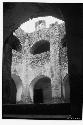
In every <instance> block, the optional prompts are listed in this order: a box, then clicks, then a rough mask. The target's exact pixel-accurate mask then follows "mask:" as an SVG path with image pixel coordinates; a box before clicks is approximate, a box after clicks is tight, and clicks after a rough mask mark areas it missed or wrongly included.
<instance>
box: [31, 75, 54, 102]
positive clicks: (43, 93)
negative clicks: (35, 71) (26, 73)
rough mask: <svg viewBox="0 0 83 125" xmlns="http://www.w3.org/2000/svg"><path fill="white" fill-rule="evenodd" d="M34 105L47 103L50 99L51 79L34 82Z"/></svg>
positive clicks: (44, 78) (46, 78)
mask: <svg viewBox="0 0 83 125" xmlns="http://www.w3.org/2000/svg"><path fill="white" fill-rule="evenodd" d="M33 93H34V94H33V99H34V103H48V102H50V101H51V99H52V90H51V79H50V78H48V77H43V78H40V79H38V80H37V81H36V83H35V85H34V89H33Z"/></svg>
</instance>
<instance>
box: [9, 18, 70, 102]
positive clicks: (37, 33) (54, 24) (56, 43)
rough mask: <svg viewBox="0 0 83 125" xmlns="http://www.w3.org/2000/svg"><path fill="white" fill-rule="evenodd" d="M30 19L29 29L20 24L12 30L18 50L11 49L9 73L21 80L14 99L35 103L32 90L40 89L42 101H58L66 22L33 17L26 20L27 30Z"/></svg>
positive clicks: (64, 69)
mask: <svg viewBox="0 0 83 125" xmlns="http://www.w3.org/2000/svg"><path fill="white" fill-rule="evenodd" d="M49 19H52V20H53V21H49ZM32 21H33V22H34V24H33V25H31V27H32V29H33V30H32V31H30V32H28V31H24V30H23V28H22V26H21V27H19V28H18V29H17V30H15V32H14V33H13V35H15V36H16V37H17V38H18V39H19V41H20V44H21V49H19V51H16V50H14V49H12V65H11V76H12V78H13V79H14V81H15V80H16V79H17V77H19V82H20V83H21V87H19V89H18V90H17V97H16V98H17V102H18V101H22V102H23V103H34V94H35V91H34V90H35V89H42V90H43V100H44V101H43V103H57V101H56V100H59V99H61V98H62V95H63V92H62V85H63V79H64V77H65V76H66V74H68V61H67V48H66V47H62V43H61V39H63V37H64V35H65V32H66V31H65V22H64V21H62V20H59V19H57V18H55V17H51V16H48V17H40V18H37V19H35V18H34V19H32V20H29V21H27V23H28V27H27V29H29V27H30V23H29V22H32ZM48 22H49V24H48ZM33 26H34V27H33ZM30 30H31V29H30ZM42 79H43V80H42ZM38 81H39V82H38ZM46 93H47V94H46Z"/></svg>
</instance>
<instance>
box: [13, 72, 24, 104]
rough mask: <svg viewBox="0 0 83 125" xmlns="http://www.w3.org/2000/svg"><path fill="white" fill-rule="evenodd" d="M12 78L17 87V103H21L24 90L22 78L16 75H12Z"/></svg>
mask: <svg viewBox="0 0 83 125" xmlns="http://www.w3.org/2000/svg"><path fill="white" fill-rule="evenodd" d="M11 76H12V79H13V80H14V82H15V85H16V89H17V93H16V101H17V102H18V101H21V95H22V88H23V85H22V81H21V79H20V77H19V76H17V75H16V74H12V75H11Z"/></svg>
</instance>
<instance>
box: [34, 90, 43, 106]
mask: <svg viewBox="0 0 83 125" xmlns="http://www.w3.org/2000/svg"><path fill="white" fill-rule="evenodd" d="M34 103H37V104H38V103H43V90H42V89H34Z"/></svg>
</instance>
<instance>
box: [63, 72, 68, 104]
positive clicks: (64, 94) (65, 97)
mask: <svg viewBox="0 0 83 125" xmlns="http://www.w3.org/2000/svg"><path fill="white" fill-rule="evenodd" d="M62 89H63V97H64V100H65V102H69V101H70V85H69V75H68V74H67V75H66V76H65V77H64V79H63V87H62Z"/></svg>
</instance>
